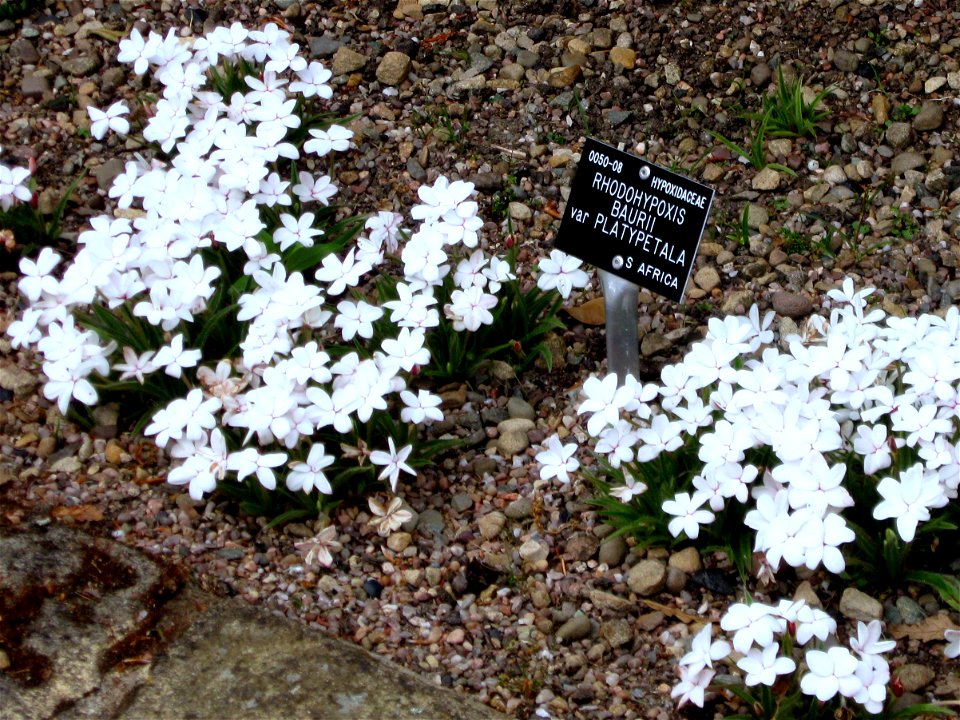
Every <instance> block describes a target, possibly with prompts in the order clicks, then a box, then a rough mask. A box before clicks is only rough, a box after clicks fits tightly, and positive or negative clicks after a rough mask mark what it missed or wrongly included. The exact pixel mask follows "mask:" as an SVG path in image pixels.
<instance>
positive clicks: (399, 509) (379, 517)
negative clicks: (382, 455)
mask: <svg viewBox="0 0 960 720" xmlns="http://www.w3.org/2000/svg"><path fill="white" fill-rule="evenodd" d="M372 459H373V458H372V457H371V460H372ZM367 502H368V503H369V504H370V512H372V513H373V515H374V516H373V518H371V519H370V524H371V525H376V526H377V534H379V535H381V536H382V537H386V536H387V535H389V534H390V533H392V532H393V531H394V530H396V529H398V528H399V527H400V526H401V525H403V524H404V523H405V522H407V520H409V519H410V518H412V517H413V513H411V512H410V511H409V510H407V509H406V508H404V507H403V501H402V500H401V499H400V498H398V497H395V498H393V500H391V501H390V504H389V505H387V506H384V504H383V503H382V502H380V501H379V500H378V499H376V498H370V499H369V500H368V501H367Z"/></svg>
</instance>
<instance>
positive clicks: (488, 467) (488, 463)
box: [473, 457, 497, 477]
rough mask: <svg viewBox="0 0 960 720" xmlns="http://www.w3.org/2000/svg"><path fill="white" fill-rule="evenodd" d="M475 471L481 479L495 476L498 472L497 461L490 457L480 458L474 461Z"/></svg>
mask: <svg viewBox="0 0 960 720" xmlns="http://www.w3.org/2000/svg"><path fill="white" fill-rule="evenodd" d="M473 471H474V472H475V473H476V474H477V475H479V476H480V477H483V476H484V475H493V474H494V473H495V472H496V471H497V461H496V460H494V459H493V458H490V457H479V458H477V459H476V460H474V461H473Z"/></svg>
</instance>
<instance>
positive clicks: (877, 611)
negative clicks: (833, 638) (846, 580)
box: [840, 587, 883, 622]
mask: <svg viewBox="0 0 960 720" xmlns="http://www.w3.org/2000/svg"><path fill="white" fill-rule="evenodd" d="M840 614H841V615H843V616H844V617H845V618H849V619H851V620H862V621H863V622H870V621H871V620H879V619H880V618H881V617H883V605H882V604H881V603H880V601H879V600H875V599H873V598H872V597H870V596H869V595H867V594H866V593H864V592H860V591H859V590H857V589H856V588H852V587H850V588H847V589H846V590H844V591H843V595H842V596H841V597H840Z"/></svg>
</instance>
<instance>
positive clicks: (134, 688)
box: [0, 525, 504, 720]
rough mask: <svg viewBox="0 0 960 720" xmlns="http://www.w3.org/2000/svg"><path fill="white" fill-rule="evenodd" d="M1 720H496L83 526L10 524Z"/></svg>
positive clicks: (0, 575)
mask: <svg viewBox="0 0 960 720" xmlns="http://www.w3.org/2000/svg"><path fill="white" fill-rule="evenodd" d="M0 698H3V702H2V705H0V717H2V718H3V719H4V720H8V719H9V720H21V719H22V720H34V719H35V718H36V719H40V718H59V719H60V720H67V719H72V718H78V719H79V718H91V717H96V718H120V719H129V720H133V719H135V718H136V719H140V718H154V719H157V720H162V719H163V718H178V719H180V718H185V717H195V718H221V717H229V718H232V719H236V720H242V719H243V718H257V719H260V718H266V719H269V718H292V717H316V718H320V717H322V718H325V719H329V720H347V719H350V720H354V719H355V718H359V717H370V718H375V717H390V718H434V719H436V720H448V719H449V720H454V719H456V720H495V719H496V718H500V719H501V720H502V719H503V717H504V716H502V715H500V714H498V713H496V712H494V711H493V710H491V709H490V708H487V707H486V706H484V705H482V704H480V703H478V702H475V701H473V700H470V699H469V698H467V697H464V696H461V695H459V694H457V693H456V692H454V691H451V690H447V689H444V688H438V687H436V686H433V685H431V684H429V683H427V682H425V681H424V680H422V679H421V678H420V677H419V676H417V675H415V674H414V673H411V672H410V671H408V670H406V669H404V668H401V667H399V666H396V665H393V664H392V663H390V662H388V661H386V660H383V659H382V658H379V657H377V656H375V655H373V654H371V653H368V652H366V651H365V650H363V649H362V648H359V647H357V646H355V645H351V644H349V643H345V642H342V641H339V640H334V639H331V638H328V637H326V636H324V635H322V634H321V633H320V632H318V631H314V630H312V629H310V628H307V627H304V626H303V625H300V624H298V623H294V622H292V621H288V620H285V619H284V618H281V617H278V616H275V615H272V614H270V613H269V612H267V611H265V610H262V609H260V608H255V607H251V606H249V605H246V604H245V603H243V602H242V601H240V600H238V599H231V598H220V597H215V596H212V595H209V594H206V593H203V592H201V591H199V590H197V589H196V588H194V587H193V586H191V585H190V584H189V583H188V582H187V581H186V578H185V577H184V574H183V572H182V571H181V570H180V569H179V568H178V567H177V566H173V565H168V564H165V563H163V562H160V561H157V560H154V559H153V558H151V557H149V556H147V555H145V554H143V553H140V552H138V551H136V550H134V549H132V548H128V547H126V546H124V545H121V544H119V543H116V542H112V541H110V540H106V539H103V538H96V537H92V536H89V535H86V534H85V533H82V532H80V531H77V530H74V529H72V528H69V527H65V526H59V525H49V526H46V527H36V526H32V527H28V528H3V527H0Z"/></svg>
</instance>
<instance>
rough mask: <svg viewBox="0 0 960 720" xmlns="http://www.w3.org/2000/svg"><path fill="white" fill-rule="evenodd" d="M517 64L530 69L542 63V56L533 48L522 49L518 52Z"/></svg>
mask: <svg viewBox="0 0 960 720" xmlns="http://www.w3.org/2000/svg"><path fill="white" fill-rule="evenodd" d="M517 64H518V65H521V66H523V67H524V68H526V69H527V70H530V69H532V68H535V67H536V66H537V65H539V64H540V56H539V55H538V54H537V53H535V52H532V51H531V50H520V51H519V52H518V53H517Z"/></svg>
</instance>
